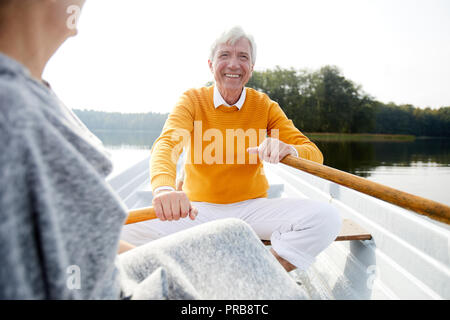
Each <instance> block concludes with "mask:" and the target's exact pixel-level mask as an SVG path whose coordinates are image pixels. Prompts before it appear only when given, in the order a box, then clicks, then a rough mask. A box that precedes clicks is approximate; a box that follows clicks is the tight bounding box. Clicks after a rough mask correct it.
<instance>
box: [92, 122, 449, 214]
mask: <svg viewBox="0 0 450 320" xmlns="http://www.w3.org/2000/svg"><path fill="white" fill-rule="evenodd" d="M94 133H95V134H96V135H97V136H98V137H99V138H100V139H101V140H102V141H103V143H104V144H105V146H106V147H107V148H108V149H109V150H110V152H111V153H112V155H113V157H112V158H113V162H114V167H115V169H114V173H117V172H120V171H122V170H123V169H125V168H127V167H129V166H131V165H133V164H134V163H136V162H138V161H139V160H141V159H143V158H144V157H145V156H147V155H148V154H149V151H150V149H151V147H152V145H153V142H154V141H155V140H156V138H157V137H158V136H159V134H160V132H154V131H136V132H132V131H107V130H102V131H94ZM314 142H315V143H316V144H317V146H318V147H319V148H320V150H321V151H322V153H323V155H324V158H325V164H326V165H327V166H330V167H333V168H336V169H339V170H342V171H346V172H350V173H353V174H356V175H358V176H362V177H366V178H368V179H369V180H373V181H376V182H379V183H382V184H386V185H388V186H391V187H393V188H397V189H400V190H403V191H406V192H410V193H413V194H416V195H419V196H422V197H426V198H429V199H433V200H436V201H439V202H442V203H446V204H449V205H450V195H449V194H450V192H449V191H448V190H450V139H416V140H414V141H404V142H394V141H389V140H387V141H320V140H314Z"/></svg>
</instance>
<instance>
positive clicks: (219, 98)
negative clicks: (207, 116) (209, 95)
mask: <svg viewBox="0 0 450 320" xmlns="http://www.w3.org/2000/svg"><path fill="white" fill-rule="evenodd" d="M246 92H247V90H245V87H244V89H243V90H242V93H241V97H240V98H239V100H238V102H236V103H235V104H234V105H233V106H236V107H237V108H238V109H239V110H241V108H242V106H243V105H244V102H245V97H246V95H247V93H246ZM221 105H224V106H227V107H232V106H230V105H229V104H228V103H226V101H225V99H224V98H223V97H222V95H221V94H220V92H219V89H217V86H214V108H216V109H217V108H218V107H219V106H221Z"/></svg>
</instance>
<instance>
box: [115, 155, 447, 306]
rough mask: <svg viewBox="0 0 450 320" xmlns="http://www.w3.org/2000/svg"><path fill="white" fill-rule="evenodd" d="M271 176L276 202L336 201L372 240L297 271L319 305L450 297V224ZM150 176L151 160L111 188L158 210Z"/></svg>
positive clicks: (278, 169) (341, 246)
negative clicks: (339, 301) (338, 301)
mask: <svg viewBox="0 0 450 320" xmlns="http://www.w3.org/2000/svg"><path fill="white" fill-rule="evenodd" d="M180 165H181V163H179V167H180ZM264 170H265V173H266V176H267V178H268V180H269V183H270V189H269V192H268V196H269V198H274V197H301V198H311V199H317V200H321V201H326V202H329V203H330V204H331V205H333V206H335V207H336V208H337V209H338V210H339V212H340V213H341V217H342V218H343V219H344V220H345V221H347V222H348V223H347V224H346V225H347V226H348V225H349V223H353V224H356V225H357V227H362V228H363V229H364V230H367V231H368V234H369V236H368V237H366V236H364V237H363V239H368V238H371V239H370V240H351V241H335V242H334V243H332V244H331V245H330V246H329V247H328V248H327V249H326V250H325V251H323V252H322V253H321V254H320V255H319V256H318V257H317V259H316V261H315V263H314V264H313V265H312V266H311V267H310V268H309V269H308V271H306V272H298V271H293V272H291V274H292V276H293V277H294V278H297V279H298V280H300V282H301V283H302V285H303V286H304V288H305V290H306V291H307V293H308V294H309V296H310V298H311V299H449V298H450V251H449V246H450V227H449V226H448V225H446V224H444V223H441V222H437V221H434V220H431V219H429V218H428V217H425V216H422V215H418V214H416V213H414V212H411V211H408V210H405V209H402V208H400V207H397V206H395V205H392V204H390V203H387V202H384V201H381V200H379V199H376V198H374V197H371V196H368V195H365V194H362V193H360V192H357V191H354V190H352V189H349V188H346V187H343V186H341V185H338V184H336V183H334V182H330V181H328V180H325V179H322V178H319V177H316V176H314V175H311V174H308V173H305V172H302V171H299V170H297V169H295V168H291V167H288V166H285V165H282V164H278V165H271V164H268V163H265V164H264ZM149 177H150V175H149V158H146V159H144V160H142V161H141V162H139V163H137V164H136V165H134V166H132V167H131V168H129V169H127V170H125V171H124V172H122V173H121V174H119V175H116V176H115V177H113V178H111V179H109V180H108V182H109V183H110V185H111V186H112V188H113V189H114V190H115V191H116V192H117V193H118V194H119V196H120V197H121V198H122V200H123V201H124V202H125V204H126V205H127V207H128V208H129V209H130V210H132V209H135V208H143V207H148V206H151V201H152V197H153V195H152V191H151V186H150V179H149ZM359 232H360V231H359ZM350 238H351V239H355V237H350ZM338 240H339V239H338ZM340 240H345V238H342V239H340Z"/></svg>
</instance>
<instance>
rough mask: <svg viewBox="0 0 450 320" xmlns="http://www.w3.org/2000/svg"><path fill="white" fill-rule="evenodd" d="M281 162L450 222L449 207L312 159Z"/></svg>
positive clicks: (294, 159) (293, 159)
mask: <svg viewBox="0 0 450 320" xmlns="http://www.w3.org/2000/svg"><path fill="white" fill-rule="evenodd" d="M281 163H283V164H285V165H288V166H290V167H293V168H296V169H299V170H302V171H305V172H307V173H310V174H312V175H315V176H318V177H321V178H323V179H326V180H329V181H332V182H335V183H337V184H340V185H342V186H345V187H348V188H351V189H354V190H356V191H359V192H362V193H365V194H367V195H369V196H372V197H375V198H378V199H381V200H384V201H386V202H389V203H392V204H395V205H397V206H400V207H402V208H405V209H408V210H411V211H414V212H417V213H419V214H422V215H425V216H428V217H430V218H431V219H434V220H437V221H440V222H444V223H446V224H450V207H449V206H446V205H444V204H442V203H439V202H436V201H432V200H429V199H425V198H422V197H419V196H416V195H413V194H410V193H407V192H403V191H400V190H397V189H394V188H391V187H388V186H385V185H382V184H379V183H376V182H373V181H370V180H367V179H364V178H361V177H358V176H355V175H353V174H350V173H347V172H344V171H340V170H337V169H334V168H331V167H327V166H325V165H321V164H318V163H316V162H313V161H309V160H305V159H300V158H297V157H293V156H290V155H288V156H286V157H285V158H284V159H283V160H281Z"/></svg>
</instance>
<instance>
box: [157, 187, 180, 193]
mask: <svg viewBox="0 0 450 320" xmlns="http://www.w3.org/2000/svg"><path fill="white" fill-rule="evenodd" d="M161 190H169V191H175V189H174V188H173V187H170V186H161V187H158V188H156V189H155V191H153V194H157V193H158V192H159V191H161Z"/></svg>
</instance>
